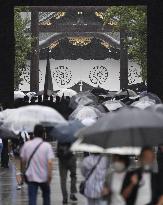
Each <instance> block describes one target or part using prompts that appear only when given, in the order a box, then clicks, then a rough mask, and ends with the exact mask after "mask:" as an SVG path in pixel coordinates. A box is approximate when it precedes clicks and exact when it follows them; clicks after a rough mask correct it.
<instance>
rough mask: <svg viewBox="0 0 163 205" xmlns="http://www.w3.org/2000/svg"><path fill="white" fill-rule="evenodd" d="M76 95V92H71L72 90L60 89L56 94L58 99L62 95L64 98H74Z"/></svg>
mask: <svg viewBox="0 0 163 205" xmlns="http://www.w3.org/2000/svg"><path fill="white" fill-rule="evenodd" d="M76 94H77V92H76V91H74V90H72V89H62V90H60V91H59V92H57V95H58V96H59V97H62V96H63V95H64V96H68V97H72V96H74V95H76Z"/></svg>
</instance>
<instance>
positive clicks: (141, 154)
mask: <svg viewBox="0 0 163 205" xmlns="http://www.w3.org/2000/svg"><path fill="white" fill-rule="evenodd" d="M146 151H150V152H152V153H153V148H152V147H149V146H146V147H143V148H142V150H141V153H140V157H142V156H143V154H144V152H146Z"/></svg>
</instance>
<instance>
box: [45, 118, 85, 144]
mask: <svg viewBox="0 0 163 205" xmlns="http://www.w3.org/2000/svg"><path fill="white" fill-rule="evenodd" d="M83 127H84V125H83V124H82V123H81V122H80V121H79V120H74V121H69V122H68V123H66V124H62V125H61V124H60V125H54V127H53V128H52V129H51V131H50V132H49V135H50V136H52V137H53V139H55V140H57V141H58V142H60V143H72V142H74V141H75V137H74V134H75V133H76V132H77V131H78V130H79V129H81V128H83Z"/></svg>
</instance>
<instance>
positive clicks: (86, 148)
mask: <svg viewBox="0 0 163 205" xmlns="http://www.w3.org/2000/svg"><path fill="white" fill-rule="evenodd" d="M71 150H72V151H73V152H91V153H103V154H120V155H139V154H140V152H141V148H140V147H113V148H107V149H104V148H102V147H100V146H97V145H92V144H91V145H90V144H86V143H83V142H82V140H81V139H78V140H76V141H75V142H74V143H73V145H72V146H71Z"/></svg>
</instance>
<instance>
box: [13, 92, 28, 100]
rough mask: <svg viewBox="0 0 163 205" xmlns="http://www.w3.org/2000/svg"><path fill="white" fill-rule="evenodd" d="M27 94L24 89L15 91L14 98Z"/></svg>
mask: <svg viewBox="0 0 163 205" xmlns="http://www.w3.org/2000/svg"><path fill="white" fill-rule="evenodd" d="M24 96H25V94H24V93H23V92H22V91H14V100H16V99H19V98H21V99H22V98H24Z"/></svg>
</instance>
